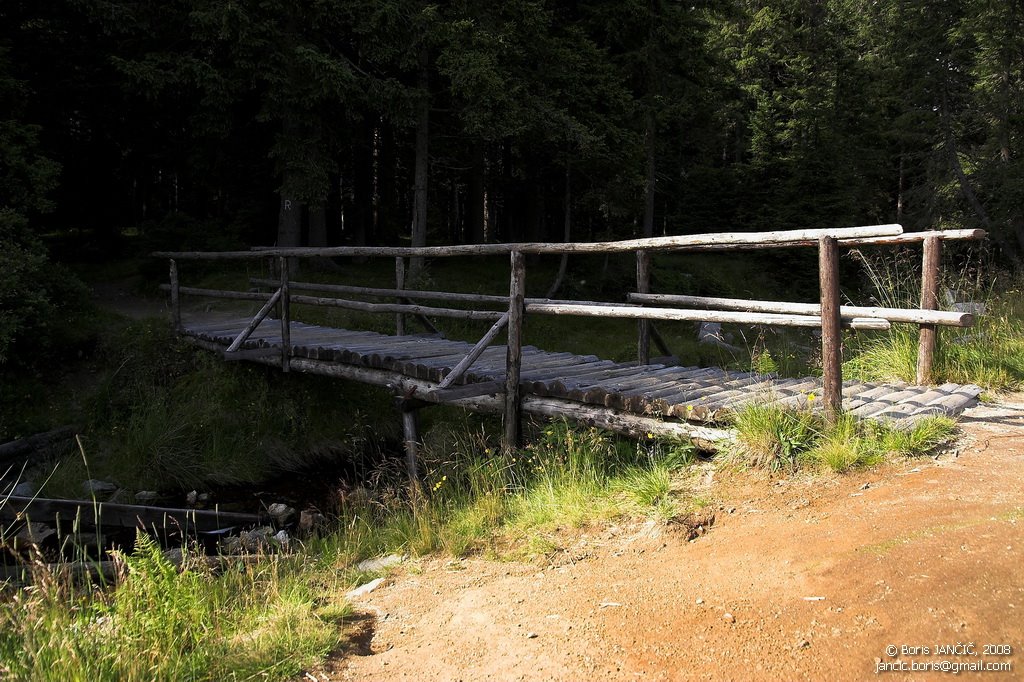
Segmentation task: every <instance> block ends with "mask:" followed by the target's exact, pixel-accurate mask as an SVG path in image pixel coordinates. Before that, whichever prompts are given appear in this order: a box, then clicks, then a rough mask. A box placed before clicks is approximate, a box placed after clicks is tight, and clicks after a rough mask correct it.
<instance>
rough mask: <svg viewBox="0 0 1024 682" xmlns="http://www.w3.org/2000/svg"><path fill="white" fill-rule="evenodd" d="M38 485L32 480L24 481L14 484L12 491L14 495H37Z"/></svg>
mask: <svg viewBox="0 0 1024 682" xmlns="http://www.w3.org/2000/svg"><path fill="white" fill-rule="evenodd" d="M36 492H37V491H36V487H35V485H33V484H32V483H31V482H30V481H24V482H22V483H19V484H18V485H16V486H14V490H12V491H11V496H12V497H35V495H36Z"/></svg>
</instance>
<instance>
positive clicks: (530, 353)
mask: <svg viewBox="0 0 1024 682" xmlns="http://www.w3.org/2000/svg"><path fill="white" fill-rule="evenodd" d="M249 322H250V318H248V317H235V316H228V315H221V316H219V317H217V316H210V315H206V316H202V317H197V318H194V319H191V320H187V321H185V322H184V324H183V325H182V332H183V333H184V334H185V335H186V336H187V337H189V338H191V339H192V340H193V341H194V342H195V343H197V345H200V346H201V347H205V348H207V349H209V350H214V351H220V352H222V353H224V351H226V350H227V348H228V346H230V345H231V344H232V342H233V341H234V340H235V339H236V337H237V336H238V335H239V333H240V332H241V331H242V330H243V329H245V327H246V325H247V324H249ZM289 342H290V344H289V345H290V347H291V352H290V354H289V355H290V356H291V358H292V359H291V360H290V362H289V366H290V369H291V371H300V372H310V373H317V374H327V375H333V376H340V377H343V378H351V379H355V380H358V381H364V382H369V383H376V384H379V385H386V386H389V387H391V388H392V389H393V390H397V389H402V388H403V387H404V389H405V395H404V397H405V398H407V399H420V400H425V401H427V402H431V403H440V404H446V403H448V404H453V405H459V406H462V407H467V406H468V407H472V404H470V403H472V402H474V401H475V402H477V403H478V404H480V403H479V399H480V398H483V397H486V396H488V395H490V396H498V395H500V394H502V393H503V391H504V390H505V383H504V382H505V367H506V364H505V363H506V347H505V346H504V345H500V344H499V345H493V346H490V347H488V348H486V350H484V351H483V353H482V354H481V355H480V356H479V358H478V359H477V360H476V361H475V362H473V364H472V365H471V366H470V368H469V370H468V371H466V372H465V373H464V374H462V376H460V377H459V379H458V380H457V381H456V382H454V384H453V385H452V386H451V387H446V388H441V387H439V384H440V382H442V381H443V380H444V378H445V377H446V376H447V375H448V374H449V373H450V372H452V370H453V368H455V367H456V365H457V364H458V363H459V362H460V361H462V360H463V359H464V358H465V357H466V356H467V354H468V353H469V352H470V350H471V349H472V348H473V344H471V343H467V342H463V341H453V340H449V339H445V338H443V337H441V336H440V335H437V334H418V335H406V336H390V335H386V334H379V333H376V332H368V331H350V330H346V329H333V328H328V327H320V326H315V325H310V324H304V323H301V322H295V321H293V322H291V325H290V339H289ZM281 355H282V336H281V326H280V325H279V324H274V323H271V321H270V320H269V319H267V320H266V321H265V323H264V324H263V325H261V326H260V327H259V328H258V329H256V330H255V331H254V332H253V333H252V335H251V336H249V338H248V339H247V340H246V341H245V343H243V344H242V345H241V347H240V348H239V349H238V350H237V351H235V352H231V353H224V356H225V358H226V359H231V358H232V356H234V359H239V360H249V361H256V362H262V363H264V364H269V365H278V366H279V365H280V364H281ZM519 385H520V389H521V391H522V394H523V396H525V397H541V398H553V399H558V400H559V402H560V403H561V404H565V402H570V403H578V404H581V405H588V406H599V407H601V408H607V410H610V411H611V412H612V413H621V414H625V415H636V416H642V417H645V418H650V419H655V420H658V421H661V422H665V423H675V422H678V423H681V424H693V425H702V424H703V425H712V424H714V423H716V422H720V421H721V420H722V419H723V418H724V417H726V416H727V415H728V414H729V413H730V412H731V411H732V410H734V409H735V408H736V407H738V406H740V405H743V404H745V403H749V402H752V401H766V402H778V403H780V404H782V405H785V406H793V407H810V408H812V409H814V408H816V407H818V405H819V404H820V402H821V401H820V396H821V390H822V380H821V379H820V378H813V377H808V378H802V379H780V378H777V377H774V376H771V375H762V374H756V373H752V372H737V371H727V370H724V369H719V368H712V367H706V368H701V367H682V366H672V365H664V364H647V365H642V364H639V363H637V362H613V361H611V360H604V359H601V358H599V357H597V356H594V355H576V354H573V353H557V352H549V351H545V350H541V349H539V348H536V347H533V346H524V347H523V349H522V369H521V374H520V383H519ZM842 386H843V388H842V404H843V408H844V409H845V410H847V411H849V412H850V413H852V414H854V415H856V416H858V417H863V418H873V419H888V420H892V421H895V422H899V423H903V424H909V423H912V422H913V421H915V420H917V419H920V418H922V417H925V416H931V415H948V416H955V415H957V414H959V413H960V412H962V411H963V410H964V409H966V408H968V407H970V406H972V405H974V404H975V403H976V402H977V399H978V395H979V394H980V393H981V388H979V387H978V386H975V385H973V384H967V385H960V384H943V385H941V386H914V385H908V384H904V383H865V382H857V381H845V382H843V384H842ZM483 409H486V407H484V408H483ZM698 435H699V434H698Z"/></svg>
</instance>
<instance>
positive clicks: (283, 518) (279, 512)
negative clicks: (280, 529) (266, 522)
mask: <svg viewBox="0 0 1024 682" xmlns="http://www.w3.org/2000/svg"><path fill="white" fill-rule="evenodd" d="M267 513H268V514H270V516H271V518H273V519H274V523H276V524H277V525H279V526H284V525H286V524H287V523H288V522H289V521H291V520H292V517H294V516H295V510H294V509H292V508H291V507H289V506H288V505H286V504H281V503H280V502H275V503H274V504H272V505H270V506H269V507H267Z"/></svg>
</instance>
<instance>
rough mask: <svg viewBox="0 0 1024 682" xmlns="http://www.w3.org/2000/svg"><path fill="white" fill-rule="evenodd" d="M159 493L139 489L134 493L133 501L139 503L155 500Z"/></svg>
mask: <svg viewBox="0 0 1024 682" xmlns="http://www.w3.org/2000/svg"><path fill="white" fill-rule="evenodd" d="M159 497H160V495H159V494H158V493H157V492H156V491H155V490H140V491H138V492H137V493H135V501H136V502H138V503H139V504H149V503H150V502H155V501H156V500H157V498H159Z"/></svg>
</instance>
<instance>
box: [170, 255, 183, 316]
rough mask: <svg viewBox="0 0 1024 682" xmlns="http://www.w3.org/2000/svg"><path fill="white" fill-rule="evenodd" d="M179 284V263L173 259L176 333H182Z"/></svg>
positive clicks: (172, 286)
mask: <svg viewBox="0 0 1024 682" xmlns="http://www.w3.org/2000/svg"><path fill="white" fill-rule="evenodd" d="M179 288H180V286H179V284H178V263H177V261H175V260H174V259H173V258H172V259H171V325H172V326H173V327H174V331H175V333H177V332H180V331H181V298H180V291H179Z"/></svg>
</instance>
